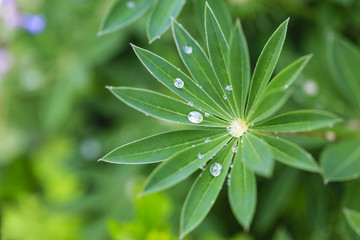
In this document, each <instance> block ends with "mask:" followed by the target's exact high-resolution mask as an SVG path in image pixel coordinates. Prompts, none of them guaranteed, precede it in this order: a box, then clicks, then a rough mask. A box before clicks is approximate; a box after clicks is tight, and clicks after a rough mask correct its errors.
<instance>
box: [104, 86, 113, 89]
mask: <svg viewBox="0 0 360 240" xmlns="http://www.w3.org/2000/svg"><path fill="white" fill-rule="evenodd" d="M105 88H106V89H109V90H111V89H113V88H114V87H113V86H105Z"/></svg>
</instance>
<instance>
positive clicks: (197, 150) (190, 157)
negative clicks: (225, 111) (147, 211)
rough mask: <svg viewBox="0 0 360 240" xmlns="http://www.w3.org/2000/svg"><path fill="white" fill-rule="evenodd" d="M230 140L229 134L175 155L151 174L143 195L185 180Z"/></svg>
mask: <svg viewBox="0 0 360 240" xmlns="http://www.w3.org/2000/svg"><path fill="white" fill-rule="evenodd" d="M230 139H231V138H230V137H229V135H228V134H224V135H222V136H220V137H218V138H216V139H212V140H211V141H210V142H206V143H205V142H204V143H200V144H198V145H196V146H194V147H189V148H187V149H185V150H184V151H182V152H180V153H179V154H177V155H174V156H173V157H172V158H170V159H168V160H167V161H166V162H163V163H162V164H160V165H159V166H158V167H157V168H156V169H155V170H154V171H153V172H152V173H151V174H150V176H149V177H148V179H147V180H146V183H145V186H144V190H143V194H148V193H152V192H157V191H160V190H164V189H166V188H169V187H171V186H173V185H174V184H176V183H178V182H180V181H182V180H184V179H185V178H187V177H188V176H190V175H191V174H192V173H193V172H195V171H196V170H197V169H199V167H200V166H201V165H203V164H204V163H206V162H207V161H208V160H209V159H210V158H211V157H212V156H213V155H214V154H216V153H217V152H218V151H219V150H220V149H221V148H222V147H223V146H224V145H225V144H226V143H227V142H228V141H229V140H230ZM200 154H201V155H200Z"/></svg>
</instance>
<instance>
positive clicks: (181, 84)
mask: <svg viewBox="0 0 360 240" xmlns="http://www.w3.org/2000/svg"><path fill="white" fill-rule="evenodd" d="M174 85H175V87H177V88H183V87H184V81H183V80H181V79H180V78H175V80H174Z"/></svg>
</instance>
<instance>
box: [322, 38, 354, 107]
mask: <svg viewBox="0 0 360 240" xmlns="http://www.w3.org/2000/svg"><path fill="white" fill-rule="evenodd" d="M329 52H330V58H329V59H330V65H331V68H330V69H331V70H332V72H333V74H334V76H335V80H336V83H337V86H338V87H339V88H340V90H341V91H342V93H343V95H344V96H345V98H347V99H348V100H349V101H350V102H352V103H353V105H354V106H357V107H358V108H359V107H360V95H359V92H360V80H359V76H360V68H359V65H358V63H359V62H360V50H359V49H358V48H356V47H355V46H353V45H352V44H350V43H349V42H347V41H345V40H342V39H338V38H333V39H332V40H331V41H330V50H329Z"/></svg>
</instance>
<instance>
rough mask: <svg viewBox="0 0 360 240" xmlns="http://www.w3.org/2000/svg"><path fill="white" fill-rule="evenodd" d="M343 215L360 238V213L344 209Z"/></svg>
mask: <svg viewBox="0 0 360 240" xmlns="http://www.w3.org/2000/svg"><path fill="white" fill-rule="evenodd" d="M343 213H344V215H345V218H346V221H347V222H348V224H349V225H350V227H351V228H352V229H353V230H354V231H355V232H356V234H357V235H358V236H360V212H358V211H355V210H352V209H348V208H344V209H343Z"/></svg>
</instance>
